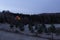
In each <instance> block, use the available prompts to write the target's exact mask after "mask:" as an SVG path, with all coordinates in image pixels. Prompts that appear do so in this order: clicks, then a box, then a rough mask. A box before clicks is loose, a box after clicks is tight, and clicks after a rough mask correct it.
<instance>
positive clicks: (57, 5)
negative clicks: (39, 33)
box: [0, 0, 60, 14]
mask: <svg viewBox="0 0 60 40" xmlns="http://www.w3.org/2000/svg"><path fill="white" fill-rule="evenodd" d="M2 10H10V11H11V12H17V13H25V14H37V13H48V12H49V13H55V12H60V0H0V11H2Z"/></svg>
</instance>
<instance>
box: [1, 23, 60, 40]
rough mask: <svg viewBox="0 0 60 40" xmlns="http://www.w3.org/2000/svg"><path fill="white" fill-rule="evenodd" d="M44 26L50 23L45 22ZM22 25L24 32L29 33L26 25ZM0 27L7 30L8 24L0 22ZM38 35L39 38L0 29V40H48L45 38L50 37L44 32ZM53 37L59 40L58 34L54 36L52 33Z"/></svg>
mask: <svg viewBox="0 0 60 40" xmlns="http://www.w3.org/2000/svg"><path fill="white" fill-rule="evenodd" d="M54 25H55V26H56V27H60V24H54ZM46 26H47V27H48V26H50V25H47V24H46ZM24 27H25V31H24V33H25V34H29V30H28V25H26V26H24ZM0 29H5V30H9V24H7V23H5V24H1V23H0ZM17 30H18V29H17ZM30 35H32V34H30ZM39 36H41V38H40V37H32V36H26V35H21V34H16V33H10V32H6V31H2V30H0V40H48V39H47V38H51V35H46V34H45V33H43V34H39ZM54 39H56V40H59V39H60V35H58V36H56V35H55V34H54Z"/></svg>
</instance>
